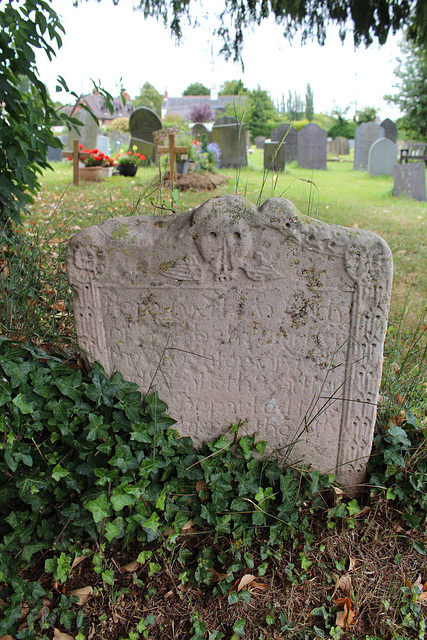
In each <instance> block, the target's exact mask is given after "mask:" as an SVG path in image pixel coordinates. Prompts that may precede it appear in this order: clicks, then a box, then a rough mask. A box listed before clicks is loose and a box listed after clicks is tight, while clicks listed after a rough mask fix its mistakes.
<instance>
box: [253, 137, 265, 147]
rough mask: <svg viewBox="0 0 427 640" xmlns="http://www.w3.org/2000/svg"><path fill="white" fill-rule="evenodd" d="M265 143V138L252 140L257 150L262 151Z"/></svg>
mask: <svg viewBox="0 0 427 640" xmlns="http://www.w3.org/2000/svg"><path fill="white" fill-rule="evenodd" d="M265 141H266V137H265V136H257V137H256V138H255V140H254V144H255V146H256V148H257V149H263V148H264V142H265Z"/></svg>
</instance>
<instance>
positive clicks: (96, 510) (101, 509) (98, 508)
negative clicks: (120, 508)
mask: <svg viewBox="0 0 427 640" xmlns="http://www.w3.org/2000/svg"><path fill="white" fill-rule="evenodd" d="M83 506H84V508H85V509H87V510H88V511H90V512H91V513H92V516H93V519H94V522H101V520H103V519H104V518H106V517H107V516H108V514H109V504H108V500H107V496H106V494H105V493H102V494H101V495H100V496H98V497H97V498H96V500H90V501H89V502H86V503H83Z"/></svg>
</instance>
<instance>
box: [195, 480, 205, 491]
mask: <svg viewBox="0 0 427 640" xmlns="http://www.w3.org/2000/svg"><path fill="white" fill-rule="evenodd" d="M207 488H208V485H207V483H206V480H203V479H202V480H197V482H196V491H197V493H200V492H201V491H205V489H207Z"/></svg>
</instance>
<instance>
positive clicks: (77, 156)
mask: <svg viewBox="0 0 427 640" xmlns="http://www.w3.org/2000/svg"><path fill="white" fill-rule="evenodd" d="M90 156H91V154H90V153H88V152H83V151H80V149H79V141H78V140H77V139H76V140H74V141H73V150H72V152H70V151H63V152H62V157H63V158H71V159H72V160H73V184H75V185H76V187H78V186H79V160H86V158H90Z"/></svg>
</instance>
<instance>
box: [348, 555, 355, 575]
mask: <svg viewBox="0 0 427 640" xmlns="http://www.w3.org/2000/svg"><path fill="white" fill-rule="evenodd" d="M356 564H357V560H356V558H349V567H348V571H349V572H350V571H353V569H354V567H355V566H356Z"/></svg>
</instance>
